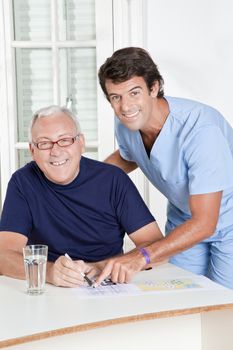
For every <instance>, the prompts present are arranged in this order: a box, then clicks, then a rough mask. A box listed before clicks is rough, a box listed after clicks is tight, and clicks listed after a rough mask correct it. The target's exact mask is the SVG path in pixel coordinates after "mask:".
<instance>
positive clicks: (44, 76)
mask: <svg viewBox="0 0 233 350" xmlns="http://www.w3.org/2000/svg"><path fill="white" fill-rule="evenodd" d="M16 79H17V80H16V83H17V112H18V113H17V115H18V141H19V142H25V141H28V137H27V131H28V124H29V121H30V120H31V117H32V114H33V113H34V112H35V111H36V110H37V109H39V108H41V107H45V106H47V105H51V104H52V103H53V71H52V53H51V50H49V49H16Z"/></svg>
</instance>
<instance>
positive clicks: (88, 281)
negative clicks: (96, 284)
mask: <svg viewBox="0 0 233 350" xmlns="http://www.w3.org/2000/svg"><path fill="white" fill-rule="evenodd" d="M65 257H66V258H68V259H70V260H72V259H71V257H70V256H69V254H67V253H65ZM80 274H81V276H83V278H84V279H85V281H87V283H88V285H89V286H90V287H93V282H92V280H90V278H88V277H87V276H86V275H85V273H83V272H81V271H80Z"/></svg>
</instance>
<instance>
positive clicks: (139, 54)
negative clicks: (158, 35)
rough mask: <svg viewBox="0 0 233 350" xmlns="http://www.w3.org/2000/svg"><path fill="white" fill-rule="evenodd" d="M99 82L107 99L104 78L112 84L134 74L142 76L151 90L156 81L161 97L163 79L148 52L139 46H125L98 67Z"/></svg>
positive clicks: (125, 79)
mask: <svg viewBox="0 0 233 350" xmlns="http://www.w3.org/2000/svg"><path fill="white" fill-rule="evenodd" d="M98 76H99V83H100V86H101V88H102V90H103V92H104V94H105V96H106V97H107V99H108V93H107V90H106V87H105V83H106V80H111V81H112V82H113V83H114V84H117V83H121V82H124V81H127V80H129V79H131V78H133V77H135V76H138V77H142V78H144V80H145V82H146V85H147V87H148V90H149V91H151V89H152V86H153V84H154V83H155V82H156V81H158V83H159V92H158V97H163V95H164V91H163V84H164V80H163V78H162V76H161V74H160V73H159V71H158V68H157V66H156V64H155V63H154V61H153V60H152V58H151V56H150V55H149V53H148V52H147V51H146V50H144V49H142V48H139V47H126V48H124V49H120V50H117V51H115V52H114V53H113V55H112V56H111V57H108V58H107V60H106V61H105V63H104V64H103V65H102V66H101V67H100V69H99V73H98Z"/></svg>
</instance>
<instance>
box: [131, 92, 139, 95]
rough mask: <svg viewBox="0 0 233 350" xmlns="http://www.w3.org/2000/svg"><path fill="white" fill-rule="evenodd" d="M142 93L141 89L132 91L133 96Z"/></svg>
mask: <svg viewBox="0 0 233 350" xmlns="http://www.w3.org/2000/svg"><path fill="white" fill-rule="evenodd" d="M139 94H140V91H132V92H131V96H137V95H139Z"/></svg>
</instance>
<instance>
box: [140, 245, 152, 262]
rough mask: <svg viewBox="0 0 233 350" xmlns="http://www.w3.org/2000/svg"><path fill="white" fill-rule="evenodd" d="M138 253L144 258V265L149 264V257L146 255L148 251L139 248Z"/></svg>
mask: <svg viewBox="0 0 233 350" xmlns="http://www.w3.org/2000/svg"><path fill="white" fill-rule="evenodd" d="M139 252H140V253H142V255H143V256H144V258H145V260H146V264H150V255H149V254H148V251H147V250H146V249H145V248H140V249H139Z"/></svg>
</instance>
